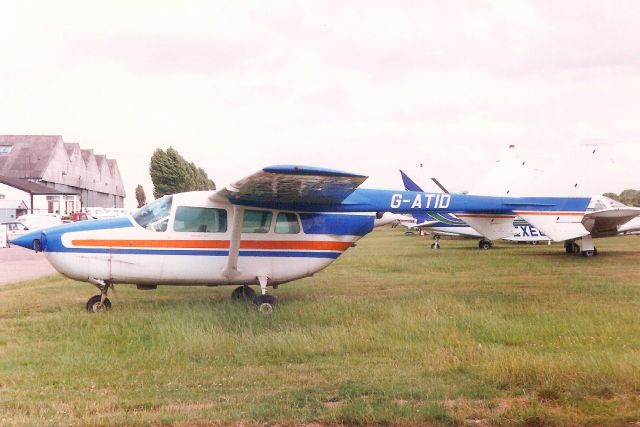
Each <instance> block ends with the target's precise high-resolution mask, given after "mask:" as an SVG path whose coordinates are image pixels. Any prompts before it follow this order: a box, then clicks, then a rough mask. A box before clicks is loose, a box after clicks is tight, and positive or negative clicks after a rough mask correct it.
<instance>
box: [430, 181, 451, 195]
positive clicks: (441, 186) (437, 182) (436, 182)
mask: <svg viewBox="0 0 640 427" xmlns="http://www.w3.org/2000/svg"><path fill="white" fill-rule="evenodd" d="M431 181H433V182H434V183H435V184H436V185H437V186H438V187H440V189H441V190H442V192H443V193H446V194H449V192H448V191H447V189H446V188H444V185H442V184H440V181H438V179H437V178H431Z"/></svg>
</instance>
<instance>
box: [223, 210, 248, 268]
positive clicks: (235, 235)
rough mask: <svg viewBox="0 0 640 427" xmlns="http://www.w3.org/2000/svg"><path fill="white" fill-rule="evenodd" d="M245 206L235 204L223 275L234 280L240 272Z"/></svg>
mask: <svg viewBox="0 0 640 427" xmlns="http://www.w3.org/2000/svg"><path fill="white" fill-rule="evenodd" d="M243 215H244V208H243V207H242V206H238V205H233V222H232V223H231V237H230V239H229V240H230V241H229V257H228V258H227V266H226V267H225V268H224V270H222V275H223V276H225V277H226V278H227V279H229V280H233V278H234V277H236V276H237V275H238V273H239V271H238V254H239V253H240V236H241V233H242V217H243Z"/></svg>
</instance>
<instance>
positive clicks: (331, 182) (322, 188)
mask: <svg viewBox="0 0 640 427" xmlns="http://www.w3.org/2000/svg"><path fill="white" fill-rule="evenodd" d="M367 178H368V177H367V176H364V175H357V174H353V173H348V172H341V171H337V170H331V169H324V168H316V167H310V166H294V165H278V166H269V167H266V168H264V169H262V170H261V171H260V172H257V173H254V174H253V175H250V176H248V177H246V178H243V179H241V180H239V181H237V182H235V183H233V184H232V185H230V186H229V187H227V188H224V189H222V190H219V191H217V192H216V193H214V195H213V197H225V198H228V199H229V201H231V203H234V204H239V205H247V206H261V207H268V208H280V207H286V206H290V205H295V206H296V207H298V208H300V207H309V208H311V207H313V206H318V207H323V208H325V207H327V206H331V205H339V204H340V203H342V201H343V200H344V199H346V198H347V197H348V196H349V195H350V194H351V193H353V192H354V191H355V189H356V188H358V187H359V186H360V184H362V183H363V182H364V181H365V180H366V179H367Z"/></svg>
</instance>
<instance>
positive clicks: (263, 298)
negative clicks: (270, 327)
mask: <svg viewBox="0 0 640 427" xmlns="http://www.w3.org/2000/svg"><path fill="white" fill-rule="evenodd" d="M277 302H278V299H277V298H276V297H274V296H273V295H259V296H257V297H255V298H254V299H253V303H254V304H255V305H256V307H258V311H259V312H260V313H263V314H271V312H272V311H273V306H274V305H276V303H277Z"/></svg>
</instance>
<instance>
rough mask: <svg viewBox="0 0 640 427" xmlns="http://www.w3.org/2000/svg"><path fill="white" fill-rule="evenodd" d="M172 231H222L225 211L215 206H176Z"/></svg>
mask: <svg viewBox="0 0 640 427" xmlns="http://www.w3.org/2000/svg"><path fill="white" fill-rule="evenodd" d="M173 231H177V232H183V233H224V232H225V231H227V211H225V210H224V209H215V208H197V207H192V206H178V208H177V209H176V218H175V220H174V221H173Z"/></svg>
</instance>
